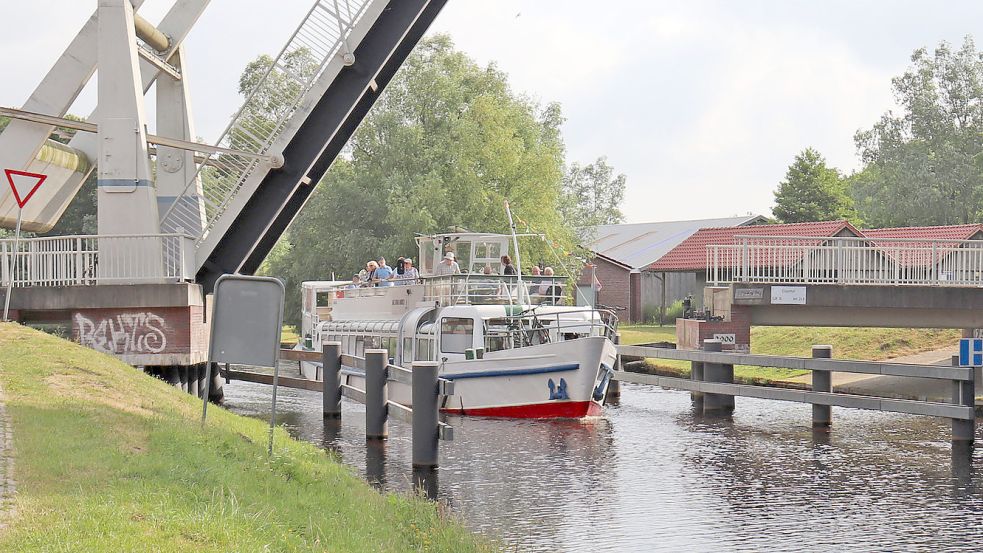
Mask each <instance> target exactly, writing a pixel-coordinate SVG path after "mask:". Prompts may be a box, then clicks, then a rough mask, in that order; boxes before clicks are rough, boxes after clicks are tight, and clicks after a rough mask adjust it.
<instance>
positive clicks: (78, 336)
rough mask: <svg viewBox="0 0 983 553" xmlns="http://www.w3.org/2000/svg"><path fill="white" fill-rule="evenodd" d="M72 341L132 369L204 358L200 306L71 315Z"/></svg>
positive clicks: (204, 330) (205, 336) (102, 310)
mask: <svg viewBox="0 0 983 553" xmlns="http://www.w3.org/2000/svg"><path fill="white" fill-rule="evenodd" d="M71 317H72V339H73V340H75V341H76V342H78V343H80V344H82V345H83V346H86V347H90V348H92V349H95V350H97V351H101V352H103V353H108V354H110V355H114V356H116V357H118V358H120V359H121V360H123V361H125V362H127V363H130V364H132V365H161V366H163V365H191V364H195V363H201V362H204V361H205V360H206V359H207V358H206V355H207V347H208V331H207V327H206V326H205V323H204V308H203V307H202V306H186V307H156V308H155V307H150V308H138V309H133V308H99V309H79V310H75V311H72V314H71Z"/></svg>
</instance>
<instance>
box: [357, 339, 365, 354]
mask: <svg viewBox="0 0 983 553" xmlns="http://www.w3.org/2000/svg"><path fill="white" fill-rule="evenodd" d="M363 356H365V338H364V337H362V336H356V337H355V357H363Z"/></svg>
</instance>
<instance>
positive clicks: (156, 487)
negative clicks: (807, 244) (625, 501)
mask: <svg viewBox="0 0 983 553" xmlns="http://www.w3.org/2000/svg"><path fill="white" fill-rule="evenodd" d="M0 384H2V386H3V388H4V393H5V396H6V398H5V402H6V405H7V411H8V413H9V415H10V417H11V419H12V421H13V429H14V452H15V467H16V468H15V477H16V480H17V495H16V511H15V514H14V515H13V516H12V517H11V518H10V519H9V520H8V521H7V522H8V523H9V525H8V527H7V528H6V529H5V530H3V531H2V532H0V551H5V552H7V551H107V552H110V551H111V552H117V551H175V552H185V551H243V552H246V551H249V552H252V551H394V552H395V551H399V552H403V551H453V552H458V551H488V550H492V545H490V544H488V543H486V542H485V541H484V540H483V538H480V537H478V536H475V535H473V534H471V533H469V532H468V531H467V530H466V529H464V528H463V526H462V525H461V524H459V522H458V521H455V520H451V519H448V517H447V516H446V515H443V514H441V512H440V510H439V509H438V506H436V505H434V504H431V503H428V502H426V501H425V500H423V499H420V498H418V497H415V496H404V495H395V494H387V495H383V494H380V493H378V492H376V491H375V490H373V489H372V488H370V487H369V486H368V485H367V484H366V483H365V482H363V481H362V480H360V479H359V478H357V477H356V476H355V475H354V474H353V473H352V471H351V470H350V469H348V468H346V467H344V466H343V465H341V464H340V463H338V462H337V461H336V460H335V459H333V458H332V457H331V456H330V455H329V454H327V453H325V452H324V451H322V450H320V449H318V448H317V447H315V446H313V445H311V444H307V443H302V442H298V441H295V440H293V439H291V438H289V437H288V436H287V434H286V433H285V432H284V431H282V430H280V429H278V430H277V433H276V445H275V451H274V455H273V456H272V457H267V454H266V427H265V426H264V424H263V423H262V422H261V421H258V420H254V419H249V418H246V417H240V416H237V415H234V414H232V413H230V412H228V411H225V410H223V409H218V408H213V409H210V410H209V419H208V424H207V427H206V428H205V429H201V428H200V427H199V425H198V419H199V417H200V410H201V403H200V402H199V401H197V400H195V399H193V398H192V397H191V396H189V395H188V394H186V393H182V392H180V391H178V390H176V389H174V388H173V387H170V386H168V385H167V384H165V383H164V382H162V381H159V380H156V379H154V378H151V377H149V376H145V375H143V374H142V373H140V372H139V371H137V370H135V369H133V368H131V367H129V366H126V365H124V364H123V363H121V362H119V361H117V360H115V359H113V358H110V357H108V356H105V355H102V354H100V353H97V352H95V351H92V350H88V349H84V348H81V347H79V346H77V345H74V344H71V343H69V342H66V341H64V340H61V339H58V338H55V337H53V336H48V335H45V334H43V333H41V332H37V331H34V330H30V329H27V328H24V327H20V326H17V325H15V324H11V323H2V324H0Z"/></svg>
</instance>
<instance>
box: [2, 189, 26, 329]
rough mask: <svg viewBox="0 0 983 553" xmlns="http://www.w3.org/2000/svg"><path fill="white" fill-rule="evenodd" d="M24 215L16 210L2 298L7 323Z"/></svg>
mask: <svg viewBox="0 0 983 553" xmlns="http://www.w3.org/2000/svg"><path fill="white" fill-rule="evenodd" d="M23 214H24V208H22V207H18V208H17V226H16V229H17V230H15V231H14V251H13V252H12V253H11V254H10V261H9V262H8V266H9V267H10V268H9V269H8V270H7V294H6V295H5V296H4V298H3V320H5V321H9V320H10V318H9V317H8V315H9V313H10V292H11V291H12V290H13V288H14V268H15V267H16V263H15V260H16V259H17V250H18V249H19V248H20V220H21V216H22V215H23Z"/></svg>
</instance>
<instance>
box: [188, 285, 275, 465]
mask: <svg viewBox="0 0 983 553" xmlns="http://www.w3.org/2000/svg"><path fill="white" fill-rule="evenodd" d="M281 307H282V305H281ZM281 311H282V309H281ZM280 319H281V320H280V326H283V314H282V313H281V315H280ZM275 351H276V353H274V354H273V400H272V402H271V404H270V440H269V445H267V446H266V452H267V454H269V455H273V429H274V428H275V427H276V388H277V385H278V384H279V383H280V348H276V350H275ZM205 401H206V402H207V401H208V396H207V395H206V396H205Z"/></svg>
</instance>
